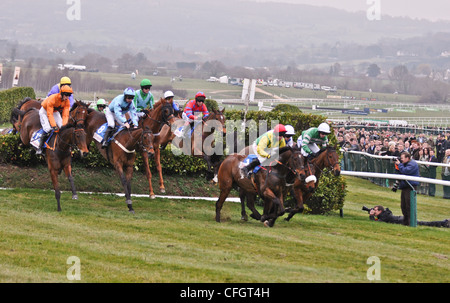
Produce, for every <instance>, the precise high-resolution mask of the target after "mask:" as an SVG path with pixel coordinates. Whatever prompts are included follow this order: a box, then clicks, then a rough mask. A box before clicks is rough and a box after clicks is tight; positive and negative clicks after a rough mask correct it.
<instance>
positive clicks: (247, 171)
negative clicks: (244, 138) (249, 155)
mask: <svg viewBox="0 0 450 303" xmlns="http://www.w3.org/2000/svg"><path fill="white" fill-rule="evenodd" d="M260 164H261V162H259V160H258V158H255V159H253V160H252V162H250V164H248V165H247V166H244V167H243V168H242V173H243V174H244V176H247V177H248V176H250V173H251V172H252V171H253V169H254V168H255V167H256V166H258V165H260Z"/></svg>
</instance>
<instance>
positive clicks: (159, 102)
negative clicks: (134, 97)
mask: <svg viewBox="0 0 450 303" xmlns="http://www.w3.org/2000/svg"><path fill="white" fill-rule="evenodd" d="M164 101H165V99H163V98H161V99H159V100H158V101H156V102H155V104H153V109H154V110H155V109H157V108H159V107H160V106H162V105H163V104H164Z"/></svg>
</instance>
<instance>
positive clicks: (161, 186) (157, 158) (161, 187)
mask: <svg viewBox="0 0 450 303" xmlns="http://www.w3.org/2000/svg"><path fill="white" fill-rule="evenodd" d="M155 165H156V170H157V171H158V174H159V191H160V192H161V193H165V192H166V188H165V187H164V180H163V176H162V168H161V151H160V149H159V146H155Z"/></svg>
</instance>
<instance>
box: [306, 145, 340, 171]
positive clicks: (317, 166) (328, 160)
mask: <svg viewBox="0 0 450 303" xmlns="http://www.w3.org/2000/svg"><path fill="white" fill-rule="evenodd" d="M322 153H327V155H325V158H326V159H327V162H328V166H324V169H325V168H330V169H331V170H334V166H336V164H339V160H338V161H336V162H335V163H331V160H330V158H329V157H328V150H324V151H322ZM319 156H320V155H319ZM312 164H313V165H314V166H315V167H316V168H318V169H319V170H320V171H321V172H323V169H321V168H320V167H319V165H317V164H316V163H312Z"/></svg>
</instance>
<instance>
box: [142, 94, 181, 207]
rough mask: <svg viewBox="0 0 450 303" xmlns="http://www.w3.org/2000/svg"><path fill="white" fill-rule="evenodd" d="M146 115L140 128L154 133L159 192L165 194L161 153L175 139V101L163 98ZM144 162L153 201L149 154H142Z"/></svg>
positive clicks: (176, 118)
mask: <svg viewBox="0 0 450 303" xmlns="http://www.w3.org/2000/svg"><path fill="white" fill-rule="evenodd" d="M144 113H145V115H144V116H143V117H141V119H139V126H140V127H142V128H145V127H148V128H149V129H150V130H151V131H152V132H153V135H154V137H153V147H154V151H155V153H154V161H155V166H156V171H157V172H158V175H159V191H160V192H161V193H165V192H166V189H165V187H164V180H163V175H162V167H161V151H160V148H159V147H160V146H166V145H167V144H168V143H170V142H171V141H172V139H173V137H174V135H173V133H172V131H171V125H172V124H173V123H174V122H175V121H177V120H178V119H179V118H178V117H177V116H176V115H175V114H176V113H175V111H174V109H173V100H166V99H163V98H161V99H160V100H159V101H158V102H156V103H155V105H154V106H153V109H151V110H150V111H147V110H144ZM141 156H142V160H143V162H144V168H145V175H146V178H147V180H148V183H149V195H150V198H151V199H154V198H155V197H156V195H155V193H154V192H153V186H152V173H151V171H150V167H149V159H148V153H146V152H141Z"/></svg>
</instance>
